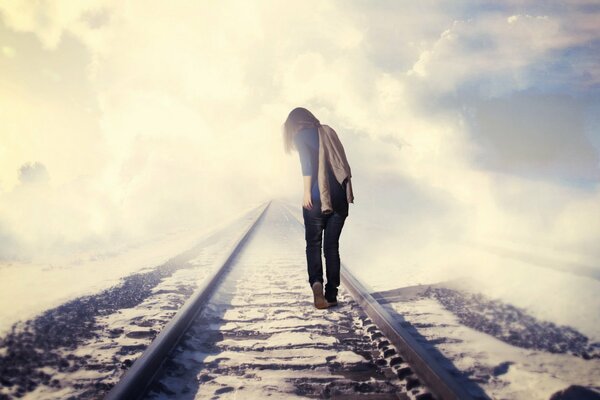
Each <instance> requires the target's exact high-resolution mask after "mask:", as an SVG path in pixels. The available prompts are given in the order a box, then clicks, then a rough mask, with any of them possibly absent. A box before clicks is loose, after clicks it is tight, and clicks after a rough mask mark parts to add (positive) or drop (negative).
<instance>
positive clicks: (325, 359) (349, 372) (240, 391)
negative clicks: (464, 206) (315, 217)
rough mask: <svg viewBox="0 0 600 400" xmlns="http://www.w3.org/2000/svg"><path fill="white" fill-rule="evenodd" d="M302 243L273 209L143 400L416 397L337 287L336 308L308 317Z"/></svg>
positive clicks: (280, 210)
mask: <svg viewBox="0 0 600 400" xmlns="http://www.w3.org/2000/svg"><path fill="white" fill-rule="evenodd" d="M303 237H304V234H303V228H302V226H300V225H299V224H298V223H297V222H296V221H295V220H294V219H293V217H291V216H289V214H288V213H287V212H286V211H285V209H284V207H282V204H280V203H275V202H274V203H273V204H272V205H271V206H270V208H269V210H268V211H267V214H266V215H265V219H264V220H263V221H261V223H260V224H259V226H257V228H256V231H255V233H254V234H253V236H252V237H251V238H250V240H249V241H248V243H247V245H246V246H245V247H244V249H243V250H242V252H241V253H240V254H239V255H238V256H237V257H236V260H235V261H234V265H233V266H232V270H231V272H230V273H229V274H228V275H227V276H226V278H225V280H224V282H223V284H222V285H221V286H220V287H219V291H218V292H217V293H215V295H214V296H213V298H212V299H211V300H210V303H209V305H208V306H206V307H205V308H204V310H203V311H202V312H201V313H200V315H199V316H198V317H197V318H196V320H195V321H194V322H193V323H192V326H191V327H190V331H189V332H187V333H186V335H185V336H184V338H183V339H182V341H181V343H180V345H179V346H178V347H177V348H176V349H175V350H174V352H173V355H174V356H173V358H171V359H169V360H167V361H166V362H165V365H166V370H165V371H164V372H163V374H162V376H161V377H160V378H159V379H158V380H157V381H156V382H155V383H154V385H153V387H152V390H151V392H150V393H149V394H148V396H147V398H149V399H172V398H185V399H214V398H219V399H263V398H270V399H292V398H361V396H362V395H364V396H365V398H373V399H375V398H377V399H381V400H384V399H390V400H391V399H396V400H397V399H398V398H405V399H408V398H413V399H414V398H415V397H416V396H417V395H419V394H420V393H422V392H423V387H422V386H420V385H418V384H417V383H416V381H414V380H410V382H412V384H411V387H410V388H409V389H408V390H407V386H408V382H409V378H408V377H407V379H400V378H399V376H398V375H397V374H396V373H395V370H394V369H393V368H396V369H397V368H403V367H405V365H403V364H402V363H401V361H400V360H399V359H398V358H397V357H396V361H397V363H396V364H394V365H393V368H392V367H391V364H392V359H393V358H394V357H395V356H397V352H396V351H397V350H396V349H395V348H393V346H391V345H390V344H389V341H387V340H385V337H383V336H382V334H381V332H378V331H374V330H373V329H374V327H373V326H372V324H370V323H369V322H368V318H367V317H366V315H364V313H362V310H360V308H359V307H358V304H357V303H356V302H354V301H353V300H352V298H351V297H350V295H349V293H348V292H347V291H346V290H345V289H344V288H343V287H341V288H340V292H339V293H338V301H339V303H338V306H335V307H331V308H328V309H325V310H319V309H316V308H315V307H314V304H313V301H312V300H313V298H312V291H311V290H310V286H309V285H308V275H307V273H306V265H305V258H304V257H305V252H304V246H303V245H302V240H303ZM374 338H377V339H374ZM410 379H412V378H410ZM367 395H368V396H370V397H367ZM353 396H356V397H353Z"/></svg>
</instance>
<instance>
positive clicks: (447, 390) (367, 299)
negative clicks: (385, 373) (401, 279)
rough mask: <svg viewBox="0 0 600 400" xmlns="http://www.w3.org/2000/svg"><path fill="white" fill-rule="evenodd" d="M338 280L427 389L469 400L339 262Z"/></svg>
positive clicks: (443, 397)
mask: <svg viewBox="0 0 600 400" xmlns="http://www.w3.org/2000/svg"><path fill="white" fill-rule="evenodd" d="M285 207H286V209H287V210H288V212H289V213H290V214H292V216H293V217H294V219H295V220H296V221H298V222H299V223H300V224H301V225H302V226H304V222H303V221H301V220H300V219H299V218H298V217H297V216H296V215H295V213H294V212H292V211H291V210H290V209H289V206H287V205H286V206H285ZM340 265H341V271H340V280H341V283H342V284H343V285H344V286H345V287H346V288H347V289H348V291H349V292H350V294H351V295H352V297H353V298H354V300H355V301H356V302H357V303H358V304H359V306H360V307H361V308H362V309H363V310H364V311H365V313H366V314H367V315H368V316H369V318H371V320H373V322H374V323H375V325H377V327H378V328H379V329H380V330H381V332H383V334H384V335H385V336H386V337H387V339H388V340H389V341H390V342H391V343H392V344H393V345H394V346H396V348H397V349H398V351H399V353H400V355H401V356H402V357H403V358H404V359H405V360H406V362H407V363H408V364H409V365H410V367H411V368H412V369H413V370H414V371H415V373H416V374H417V376H418V377H419V378H421V379H422V380H423V382H424V383H425V385H426V386H427V387H428V388H429V390H431V392H432V393H433V394H434V395H435V396H436V397H437V398H439V399H441V400H471V399H473V400H474V399H476V397H473V395H471V394H470V393H469V392H468V391H467V389H466V388H464V387H463V386H462V385H460V384H459V383H458V382H457V381H456V380H455V379H454V378H453V377H452V376H451V375H450V373H449V372H448V370H446V369H445V368H444V367H442V366H441V365H440V364H439V363H438V362H437V361H436V360H435V359H434V358H433V357H432V356H431V355H430V354H429V353H428V352H427V350H426V349H424V348H423V346H421V345H420V344H419V343H418V342H417V341H416V339H415V338H414V337H413V336H412V335H411V334H410V332H408V331H407V330H406V329H404V328H403V327H402V325H401V324H400V322H399V321H398V320H397V319H396V318H394V317H392V316H391V315H390V313H388V312H387V311H386V310H385V309H384V308H383V306H382V305H381V304H380V303H379V302H378V301H377V300H375V298H373V296H371V294H370V293H371V291H370V290H368V289H367V287H366V285H364V284H363V283H362V282H361V281H360V280H359V279H358V278H357V277H356V276H355V275H354V274H353V273H352V272H351V271H350V270H349V269H348V268H347V267H346V266H345V265H344V263H340Z"/></svg>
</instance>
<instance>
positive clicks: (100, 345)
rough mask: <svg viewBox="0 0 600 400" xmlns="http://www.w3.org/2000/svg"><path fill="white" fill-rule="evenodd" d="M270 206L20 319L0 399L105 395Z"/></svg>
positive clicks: (2, 363)
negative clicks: (182, 249)
mask: <svg viewBox="0 0 600 400" xmlns="http://www.w3.org/2000/svg"><path fill="white" fill-rule="evenodd" d="M263 209H264V204H263V205H261V206H259V207H257V208H255V209H252V210H250V211H248V212H246V213H245V214H244V215H242V216H241V217H240V216H238V217H237V219H235V220H233V221H229V223H228V224H226V225H225V226H222V227H221V229H216V230H213V231H211V234H210V235H207V236H206V237H204V238H203V239H202V240H200V241H199V242H198V239H196V241H195V243H194V246H192V247H191V249H190V248H186V249H185V250H186V251H185V252H183V253H180V254H179V255H175V256H174V257H173V254H171V257H170V258H169V259H168V260H167V261H164V260H162V261H163V263H161V264H160V265H158V266H154V267H153V268H142V269H140V270H138V271H137V272H136V273H134V274H130V275H127V276H125V277H124V278H122V279H121V280H119V281H118V283H117V284H116V285H113V286H111V287H109V288H106V289H104V290H102V291H100V292H97V293H91V294H86V295H83V296H79V297H76V298H74V299H71V300H68V301H66V302H64V303H62V304H61V305H59V306H57V307H54V308H50V309H48V310H45V311H43V312H42V313H41V314H39V315H36V316H35V317H34V318H32V319H30V320H27V321H22V322H17V323H16V324H15V325H13V327H12V329H11V331H10V332H9V333H8V334H6V335H5V336H3V337H0V398H4V397H3V396H7V397H10V396H16V397H21V396H23V395H27V396H28V397H31V398H36V399H39V398H41V399H44V398H48V399H52V398H65V397H69V396H74V397H77V398H97V397H98V395H99V393H103V392H105V391H106V390H107V389H108V388H110V387H111V385H113V384H114V383H115V382H116V381H117V380H118V379H119V378H120V376H121V375H122V373H123V371H124V370H125V369H126V368H127V367H128V366H130V365H131V364H132V362H133V361H134V360H135V359H136V358H138V357H139V356H140V355H141V353H142V352H143V350H144V349H145V348H146V347H147V346H148V344H150V342H151V341H152V340H153V338H154V337H155V336H156V335H157V334H158V332H160V331H161V330H162V328H163V327H164V326H165V325H166V323H167V322H168V321H169V320H170V319H171V318H172V317H173V315H174V314H175V313H176V311H177V310H178V309H179V308H180V307H181V305H182V304H184V302H185V301H186V300H187V298H188V297H189V296H190V295H191V294H192V293H193V291H194V290H195V289H196V288H197V287H198V286H199V284H200V283H201V282H202V281H203V280H204V279H205V278H206V277H207V276H209V275H210V273H211V272H212V271H213V270H214V268H216V267H218V266H219V265H218V264H219V262H221V261H222V259H223V257H225V256H227V255H228V254H229V252H230V251H231V250H232V246H233V245H234V244H235V241H236V240H237V239H238V238H239V236H240V234H241V233H242V232H244V231H245V230H246V229H248V227H249V226H250V224H252V223H253V222H254V220H255V219H256V217H257V216H258V215H259V213H260V212H262V210H263ZM86 284H88V282H84V283H83V285H86ZM103 284H104V285H106V284H108V282H103ZM88 288H89V287H88ZM24 371H27V373H24Z"/></svg>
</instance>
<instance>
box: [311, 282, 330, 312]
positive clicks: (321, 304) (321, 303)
mask: <svg viewBox="0 0 600 400" xmlns="http://www.w3.org/2000/svg"><path fill="white" fill-rule="evenodd" d="M312 291H313V297H314V301H315V307H316V308H318V309H323V308H327V307H329V304H328V303H327V300H325V296H324V295H323V284H322V283H321V282H319V281H317V282H315V283H313V285H312Z"/></svg>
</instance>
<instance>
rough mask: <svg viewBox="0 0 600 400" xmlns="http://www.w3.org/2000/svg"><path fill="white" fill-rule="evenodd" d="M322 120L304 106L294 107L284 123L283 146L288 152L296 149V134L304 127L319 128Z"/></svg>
mask: <svg viewBox="0 0 600 400" xmlns="http://www.w3.org/2000/svg"><path fill="white" fill-rule="evenodd" d="M319 126H321V122H319V120H318V119H317V117H315V116H314V115H313V113H311V112H310V111H308V110H307V109H306V108H304V107H296V108H294V109H293V110H292V111H291V112H290V113H289V115H288V117H287V119H286V120H285V122H284V123H283V126H282V131H283V148H284V151H285V152H286V153H288V154H289V153H290V152H291V151H292V150H296V151H297V150H298V149H296V146H294V140H293V139H294V135H295V134H296V132H298V131H299V130H300V129H302V128H313V127H316V128H318V127H319Z"/></svg>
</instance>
